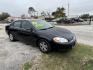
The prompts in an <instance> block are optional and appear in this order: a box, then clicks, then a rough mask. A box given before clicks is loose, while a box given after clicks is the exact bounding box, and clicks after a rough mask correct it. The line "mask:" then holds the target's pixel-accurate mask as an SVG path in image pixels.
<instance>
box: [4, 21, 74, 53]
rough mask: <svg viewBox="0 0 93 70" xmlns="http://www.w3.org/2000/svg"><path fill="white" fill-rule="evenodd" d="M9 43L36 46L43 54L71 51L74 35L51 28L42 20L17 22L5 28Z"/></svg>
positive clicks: (67, 31) (60, 29)
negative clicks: (25, 43) (15, 42)
mask: <svg viewBox="0 0 93 70" xmlns="http://www.w3.org/2000/svg"><path fill="white" fill-rule="evenodd" d="M6 33H7V34H8V35H9V39H10V40H11V41H15V40H21V41H24V42H29V43H33V44H36V45H37V46H38V47H39V49H40V50H41V51H42V52H44V53H47V52H50V51H51V50H52V49H53V48H55V49H66V50H67V49H72V48H73V47H74V46H75V44H76V37H75V34H73V33H72V32H70V31H69V30H67V29H64V28H59V27H55V26H52V25H51V24H50V23H48V22H46V21H44V20H38V19H33V20H25V19H24V20H17V21H14V22H13V23H11V24H10V25H8V26H6Z"/></svg>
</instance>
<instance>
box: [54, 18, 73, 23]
mask: <svg viewBox="0 0 93 70" xmlns="http://www.w3.org/2000/svg"><path fill="white" fill-rule="evenodd" d="M56 22H57V23H64V24H70V23H74V20H72V19H71V18H61V19H58V20H56Z"/></svg>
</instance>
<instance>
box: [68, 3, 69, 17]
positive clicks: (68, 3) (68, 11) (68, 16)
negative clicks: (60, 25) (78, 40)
mask: <svg viewBox="0 0 93 70" xmlns="http://www.w3.org/2000/svg"><path fill="white" fill-rule="evenodd" d="M68 17H69V2H68Z"/></svg>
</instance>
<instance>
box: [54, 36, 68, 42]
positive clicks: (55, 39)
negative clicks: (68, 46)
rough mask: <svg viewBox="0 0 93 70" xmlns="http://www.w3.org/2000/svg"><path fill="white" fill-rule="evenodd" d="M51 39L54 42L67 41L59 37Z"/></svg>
mask: <svg viewBox="0 0 93 70" xmlns="http://www.w3.org/2000/svg"><path fill="white" fill-rule="evenodd" d="M53 41H54V42H56V43H67V42H68V40H67V39H65V38H61V37H54V38H53Z"/></svg>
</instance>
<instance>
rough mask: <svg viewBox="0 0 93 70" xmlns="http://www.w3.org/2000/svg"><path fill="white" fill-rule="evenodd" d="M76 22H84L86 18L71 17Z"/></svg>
mask: <svg viewBox="0 0 93 70" xmlns="http://www.w3.org/2000/svg"><path fill="white" fill-rule="evenodd" d="M71 19H72V20H73V21H75V22H83V21H84V20H83V19H81V18H71Z"/></svg>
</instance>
